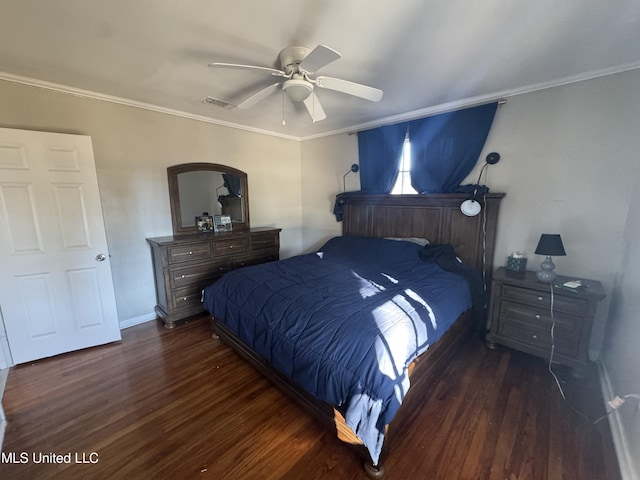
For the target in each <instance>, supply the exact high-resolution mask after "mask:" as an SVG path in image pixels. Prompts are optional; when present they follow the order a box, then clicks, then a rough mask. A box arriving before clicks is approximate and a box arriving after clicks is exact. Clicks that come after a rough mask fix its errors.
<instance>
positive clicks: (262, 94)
mask: <svg viewBox="0 0 640 480" xmlns="http://www.w3.org/2000/svg"><path fill="white" fill-rule="evenodd" d="M280 85H281V84H280V82H278V83H274V84H272V85H269V86H268V87H265V88H263V89H262V90H259V91H257V92H256V93H254V94H253V95H251V96H250V97H249V98H247V99H246V100H245V101H244V102H241V103H239V104H238V108H240V109H243V108H250V107H253V106H254V105H255V104H256V103H258V102H259V101H260V100H262V99H264V98H267V97H268V96H269V95H271V94H272V93H275V92H276V90H278V89H279V88H280Z"/></svg>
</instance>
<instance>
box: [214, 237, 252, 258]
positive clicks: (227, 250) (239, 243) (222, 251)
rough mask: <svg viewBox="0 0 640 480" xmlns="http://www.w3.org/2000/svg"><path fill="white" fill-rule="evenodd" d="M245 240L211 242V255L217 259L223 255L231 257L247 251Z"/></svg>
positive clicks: (232, 239)
mask: <svg viewBox="0 0 640 480" xmlns="http://www.w3.org/2000/svg"><path fill="white" fill-rule="evenodd" d="M247 247H248V245H247V239H246V238H230V239H229V240H219V241H216V242H213V255H214V257H219V256H223V255H233V254H236V253H242V252H246V251H247Z"/></svg>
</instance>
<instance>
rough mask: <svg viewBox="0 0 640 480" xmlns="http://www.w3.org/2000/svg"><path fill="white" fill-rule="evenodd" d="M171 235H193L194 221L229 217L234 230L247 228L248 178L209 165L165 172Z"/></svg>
mask: <svg viewBox="0 0 640 480" xmlns="http://www.w3.org/2000/svg"><path fill="white" fill-rule="evenodd" d="M167 176H168V180H169V197H170V201H171V216H172V220H173V232H174V235H176V234H181V233H195V231H196V228H195V217H196V216H200V215H202V214H204V213H205V212H206V214H208V215H229V216H230V217H231V222H232V224H233V228H234V229H244V228H249V208H248V207H249V205H248V198H247V197H248V195H247V175H246V174H245V173H244V172H242V171H240V170H236V169H234V168H231V167H227V166H224V165H216V164H212V163H186V164H182V165H174V166H172V167H169V168H167Z"/></svg>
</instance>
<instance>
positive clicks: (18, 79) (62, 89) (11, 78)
mask: <svg viewBox="0 0 640 480" xmlns="http://www.w3.org/2000/svg"><path fill="white" fill-rule="evenodd" d="M0 80H5V81H7V82H13V83H19V84H22V85H28V86H31V87H37V88H43V89H45V90H53V91H55V92H59V93H66V94H69V95H74V96H76V97H83V98H90V99H92V100H99V101H102V102H109V103H116V104H119V105H126V106H128V107H134V108H141V109H143V110H149V111H152V112H156V113H163V114H165V115H173V116H176V117H182V118H186V119H189V120H196V121H198V122H204V123H212V124H214V125H221V126H223V127H230V128H236V129H238V130H245V131H248V132H253V133H260V134H262V135H269V136H271V137H280V138H285V139H287V140H296V141H300V138H299V137H295V136H293V135H285V134H281V133H277V132H272V131H270V130H263V129H260V128H253V127H247V126H245V125H240V124H238V123H233V122H225V121H222V120H216V119H214V118H211V117H206V116H204V115H195V114H192V113H188V112H183V111H181V110H174V109H171V108H165V107H160V106H158V105H153V104H150V103H144V102H138V101H137V100H131V99H128V98H123V97H116V96H113V95H106V94H104V93H98V92H93V91H90V90H83V89H81V88H75V87H69V86H67V85H61V84H58V83H52V82H46V81H44V80H38V79H35V78H30V77H23V76H21V75H14V74H12V73H7V72H0Z"/></svg>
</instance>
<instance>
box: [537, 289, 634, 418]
mask: <svg viewBox="0 0 640 480" xmlns="http://www.w3.org/2000/svg"><path fill="white" fill-rule="evenodd" d="M549 290H550V294H551V302H550V303H551V305H550V314H551V353H550V355H549V366H548V369H549V372H550V373H551V375H552V376H553V379H554V380H555V382H556V385H557V386H558V391H559V392H560V395H561V396H562V399H563V400H564V401H565V402H567V405H568V406H569V408H570V409H571V410H573V411H574V412H575V413H577V414H578V415H580V416H581V417H582V418H583V419H584V420H586V421H587V422H589V423H591V424H592V425H596V424H598V423H600V422H601V421H602V420H604V419H605V418H607V417H608V416H609V415H611V414H612V413H613V412H615V411H616V410H617V409H618V408H619V407H620V406H621V405H623V404H624V403H625V402H626V400H627V399H629V398H633V399H635V400H637V401H638V409H639V410H640V395H638V394H635V393H630V394H628V395H623V396H622V397H615V398H614V399H613V400H611V401H610V402H608V403H609V406H610V407H611V410H610V411H608V412H607V413H605V414H604V415H601V416H600V417H598V418H596V419H595V420H593V421H592V420H591V419H589V418H588V417H587V416H586V415H585V414H584V413H582V412H581V411H580V410H578V409H576V408H575V407H574V406H573V405H571V403H569V402H568V401H567V398H566V396H565V394H564V390H563V389H562V386H561V385H560V380H558V377H557V375H556V374H555V372H554V371H553V368H552V364H553V355H554V353H555V349H556V345H555V336H554V334H555V328H556V319H555V316H554V313H553V310H554V309H553V303H554V290H553V282H551V284H550V289H549Z"/></svg>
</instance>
